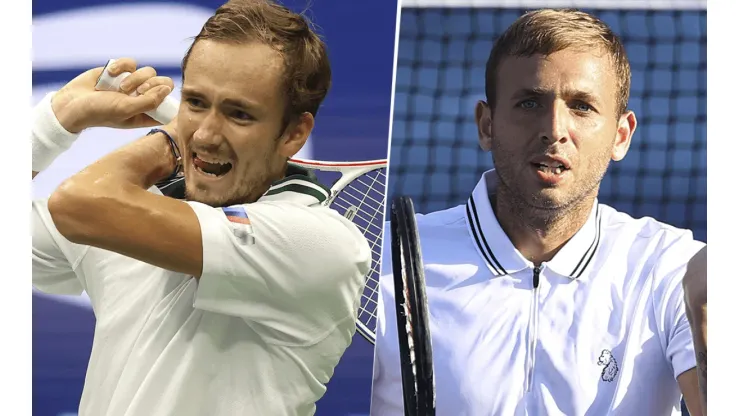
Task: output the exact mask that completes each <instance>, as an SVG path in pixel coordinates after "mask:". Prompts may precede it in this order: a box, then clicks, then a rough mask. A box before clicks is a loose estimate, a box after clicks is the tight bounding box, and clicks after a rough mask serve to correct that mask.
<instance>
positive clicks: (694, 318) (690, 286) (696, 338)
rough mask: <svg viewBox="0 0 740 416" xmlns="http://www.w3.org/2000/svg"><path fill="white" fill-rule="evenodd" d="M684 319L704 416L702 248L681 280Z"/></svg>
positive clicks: (704, 278)
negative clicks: (687, 326)
mask: <svg viewBox="0 0 740 416" xmlns="http://www.w3.org/2000/svg"><path fill="white" fill-rule="evenodd" d="M683 290H684V305H685V307H686V318H687V319H688V321H689V325H690V327H691V336H692V339H693V342H694V351H695V354H696V374H697V379H698V384H699V397H698V399H699V401H700V402H701V406H702V410H703V412H704V415H706V412H707V247H706V246H704V248H702V249H701V250H700V251H699V252H697V253H696V254H695V255H694V257H693V258H692V259H691V260H690V261H689V263H688V267H687V269H686V275H685V276H684V279H683Z"/></svg>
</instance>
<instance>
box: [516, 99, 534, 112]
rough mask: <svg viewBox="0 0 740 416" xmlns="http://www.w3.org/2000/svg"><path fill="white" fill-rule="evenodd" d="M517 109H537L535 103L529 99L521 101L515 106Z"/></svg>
mask: <svg viewBox="0 0 740 416" xmlns="http://www.w3.org/2000/svg"><path fill="white" fill-rule="evenodd" d="M517 107H519V108H522V109H524V110H534V109H535V108H537V101H535V100H532V99H529V100H524V101H521V102H520V103H519V104H517Z"/></svg>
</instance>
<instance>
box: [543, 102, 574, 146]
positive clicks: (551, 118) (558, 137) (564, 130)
mask: <svg viewBox="0 0 740 416" xmlns="http://www.w3.org/2000/svg"><path fill="white" fill-rule="evenodd" d="M570 122H571V119H570V110H569V108H568V105H567V104H566V103H565V102H563V101H561V100H557V99H556V100H555V101H554V102H553V103H552V105H550V106H549V109H548V110H546V111H543V112H542V120H541V127H540V133H539V135H538V136H539V138H540V140H542V142H543V143H545V144H548V145H550V144H554V143H558V142H560V143H565V142H567V141H568V140H569V139H570V133H569V128H570Z"/></svg>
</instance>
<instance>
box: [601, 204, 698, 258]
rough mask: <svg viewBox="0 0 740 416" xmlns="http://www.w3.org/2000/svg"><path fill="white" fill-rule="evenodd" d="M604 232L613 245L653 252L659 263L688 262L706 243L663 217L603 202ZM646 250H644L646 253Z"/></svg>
mask: <svg viewBox="0 0 740 416" xmlns="http://www.w3.org/2000/svg"><path fill="white" fill-rule="evenodd" d="M599 211H600V212H601V217H602V224H601V228H602V232H603V233H604V237H605V238H606V239H607V242H608V243H609V244H610V245H629V246H634V247H640V248H642V249H643V250H638V251H639V252H643V251H645V250H647V251H649V252H651V253H652V254H653V257H654V261H655V262H656V263H659V264H663V265H665V264H667V263H674V264H675V263H679V264H685V263H686V261H687V260H688V259H687V256H688V257H691V256H693V254H695V253H696V252H697V251H699V250H700V249H701V248H702V247H703V246H705V243H703V242H701V241H698V240H696V239H695V238H694V233H693V232H692V231H691V230H689V229H684V228H680V227H676V226H674V225H671V224H668V223H665V222H662V221H659V220H657V219H655V218H653V217H649V216H644V217H639V218H636V217H633V216H631V215H629V214H627V213H625V212H622V211H618V210H616V209H615V208H613V207H611V206H608V205H605V204H600V205H599ZM643 254H644V253H643Z"/></svg>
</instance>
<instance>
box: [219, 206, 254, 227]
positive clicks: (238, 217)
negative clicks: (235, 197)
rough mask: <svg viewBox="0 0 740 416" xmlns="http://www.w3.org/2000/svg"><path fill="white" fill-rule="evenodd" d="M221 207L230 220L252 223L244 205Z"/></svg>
mask: <svg viewBox="0 0 740 416" xmlns="http://www.w3.org/2000/svg"><path fill="white" fill-rule="evenodd" d="M221 209H222V210H223V211H224V214H226V218H227V219H228V220H229V221H231V222H235V223H237V224H251V222H249V216H248V215H247V210H245V209H244V207H240V206H235V207H226V208H221Z"/></svg>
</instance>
